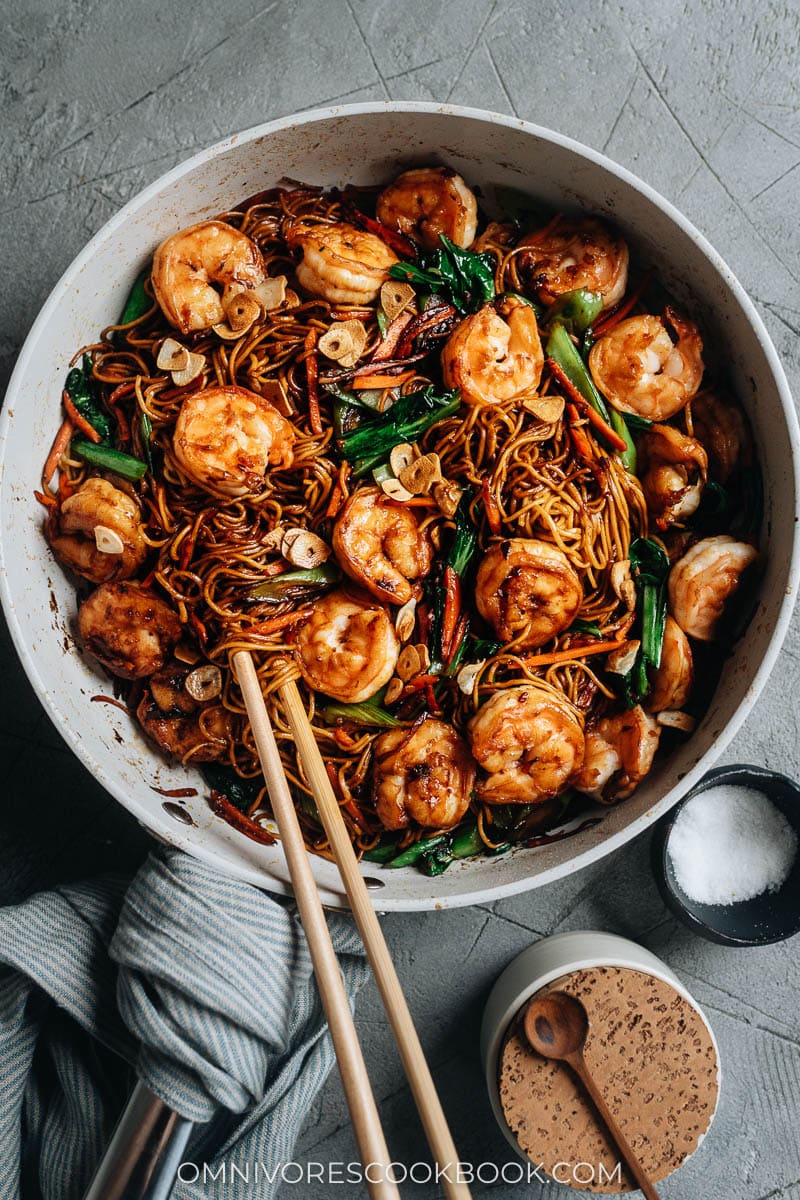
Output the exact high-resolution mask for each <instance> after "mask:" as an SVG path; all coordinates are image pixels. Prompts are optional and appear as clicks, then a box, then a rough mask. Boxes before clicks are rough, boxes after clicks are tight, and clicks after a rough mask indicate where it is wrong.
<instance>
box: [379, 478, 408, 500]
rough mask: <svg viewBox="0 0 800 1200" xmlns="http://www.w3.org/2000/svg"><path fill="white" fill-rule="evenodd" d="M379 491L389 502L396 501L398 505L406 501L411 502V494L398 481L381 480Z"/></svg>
mask: <svg viewBox="0 0 800 1200" xmlns="http://www.w3.org/2000/svg"><path fill="white" fill-rule="evenodd" d="M381 491H382V492H383V494H384V495H385V496H388V497H389V499H390V500H397V501H398V503H400V504H405V502H406V501H407V500H413V498H414V497H413V496H412V494H411V492H409V491H408V489H407V488H404V487H403V485H402V483H401V482H400V480H399V479H383V480H381Z"/></svg>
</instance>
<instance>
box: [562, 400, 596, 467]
mask: <svg viewBox="0 0 800 1200" xmlns="http://www.w3.org/2000/svg"><path fill="white" fill-rule="evenodd" d="M567 413H568V414H569V432H570V436H571V438H572V444H573V445H574V447H575V453H576V454H577V455H578V457H579V458H580V459H581V460H582V461H583V462H585V463H588V464H589V465H590V466H594V465H595V464H596V462H597V460H596V459H595V456H594V453H593V452H592V444H591V442H590V441H589V439H588V438H587V436H586V434H585V433H584V431H583V429H582V427H581V426H580V425H579V424H578V421H579V420H580V418H579V416H578V410H577V408H576V407H575V405H574V404H568V405H567Z"/></svg>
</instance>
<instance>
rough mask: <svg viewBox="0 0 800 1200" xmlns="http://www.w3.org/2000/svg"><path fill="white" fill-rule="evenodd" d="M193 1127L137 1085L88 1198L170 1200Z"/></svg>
mask: <svg viewBox="0 0 800 1200" xmlns="http://www.w3.org/2000/svg"><path fill="white" fill-rule="evenodd" d="M192 1128H193V1122H192V1121H187V1120H186V1118H185V1117H181V1116H178V1114H177V1113H176V1112H173V1111H172V1109H171V1108H168V1107H167V1106H166V1104H165V1103H164V1102H163V1100H160V1099H159V1098H158V1096H155V1095H154V1094H153V1093H152V1092H151V1091H150V1089H149V1088H146V1087H145V1085H144V1084H143V1083H141V1082H139V1083H137V1084H136V1087H135V1088H134V1090H133V1092H132V1093H131V1097H130V1099H129V1101H128V1103H127V1104H126V1105H125V1108H124V1109H123V1111H122V1115H121V1117H120V1119H119V1121H118V1122H117V1126H116V1128H115V1130H114V1132H113V1134H112V1135H111V1141H110V1142H109V1144H108V1148H107V1149H106V1152H105V1154H104V1155H103V1157H102V1159H101V1160H100V1164H99V1166H98V1168H97V1171H96V1172H95V1175H94V1178H93V1179H92V1182H91V1184H90V1185H89V1190H88V1192H87V1193H86V1197H85V1200H167V1198H168V1196H169V1194H170V1192H171V1191H172V1187H173V1184H174V1183H175V1177H176V1175H177V1172H178V1168H179V1167H180V1165H181V1162H182V1161H183V1152H184V1150H185V1149H186V1143H187V1142H188V1140H189V1135H190V1133H191V1132H192Z"/></svg>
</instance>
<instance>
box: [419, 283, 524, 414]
mask: <svg viewBox="0 0 800 1200" xmlns="http://www.w3.org/2000/svg"><path fill="white" fill-rule="evenodd" d="M543 366H544V355H543V353H542V343H541V342H540V340H539V327H538V325H537V324H536V314H535V312H534V311H533V309H532V308H531V306H530V305H529V304H526V303H525V301H524V300H520V299H519V298H518V297H517V296H508V297H507V298H505V299H500V300H495V301H494V302H493V303H492V304H484V306H483V308H481V309H479V310H478V312H476V313H475V314H474V315H473V316H471V317H467V318H466V320H464V321H462V322H461V324H460V325H459V326H458V327H457V328H456V329H455V331H454V332H453V333H451V335H450V337H449V338H448V339H447V342H446V343H445V346H444V349H443V350H442V372H443V374H444V381H445V384H446V386H447V387H449V388H460V389H461V396H462V399H464V400H465V401H466V402H467V404H475V405H480V404H498V403H502V402H503V401H504V400H516V399H520V398H522V397H523V396H527V395H530V393H531V392H534V391H535V390H536V388H537V386H538V384H539V380H540V379H541V376H542V368H543Z"/></svg>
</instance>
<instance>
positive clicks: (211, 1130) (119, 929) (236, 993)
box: [0, 849, 367, 1200]
mask: <svg viewBox="0 0 800 1200" xmlns="http://www.w3.org/2000/svg"><path fill="white" fill-rule="evenodd" d="M328 922H329V926H330V930H331V936H332V938H333V943H334V946H335V948H336V951H337V954H338V956H339V962H340V965H341V969H342V974H343V976H344V980H345V984H346V987H347V991H348V994H349V996H350V997H351V1003H352V1001H353V998H354V997H355V994H356V992H357V991H358V989H359V988H360V986H361V984H362V983H363V982H364V979H365V978H366V973H367V968H366V964H365V960H364V951H363V947H362V944H361V940H360V938H359V935H358V933H357V931H356V929H355V926H354V925H353V923H352V921H351V919H350V918H349V917H347V916H340V915H332V916H329V918H328ZM333 1061H334V1055H333V1048H332V1045H331V1042H330V1038H329V1037H328V1036H327V1034H326V1026H325V1019H324V1014H323V1012H322V1007H321V1004H320V1001H319V996H318V993H317V989H316V985H315V982H314V979H313V975H312V967H311V959H310V956H309V953H308V947H307V945H306V942H305V938H304V935H303V931H302V927H301V926H300V923H299V919H298V917H297V915H296V911H295V909H294V906H293V905H291V904H290V903H288V902H284V901H281V900H280V899H276V898H275V897H273V896H269V895H267V894H266V893H264V892H260V891H258V890H257V889H256V888H253V887H250V886H249V885H248V884H244V883H239V882H237V881H236V880H233V879H229V878H227V877H226V876H224V875H221V874H219V873H218V872H217V871H214V870H212V869H210V868H209V867H207V866H205V865H204V864H202V863H199V862H197V861H196V860H194V859H192V858H190V857H189V856H188V855H185V854H183V853H181V852H179V851H176V850H172V849H159V850H158V851H157V852H154V853H152V854H151V855H150V857H149V858H148V859H147V861H146V862H145V864H144V865H143V866H142V868H141V869H140V871H139V872H138V874H137V875H136V877H135V878H134V880H133V882H132V883H130V885H129V881H126V880H122V879H119V878H105V879H100V880H96V881H94V882H91V883H84V884H75V885H72V886H63V887H59V888H57V889H56V890H54V891H52V892H46V893H42V894H39V895H36V896H33V897H32V898H31V899H30V900H28V901H26V902H25V903H24V904H20V905H17V906H15V907H13V908H6V909H0V1166H1V1167H2V1170H0V1200H17V1198H18V1197H20V1196H23V1197H24V1196H26V1195H31V1196H41V1197H43V1198H44V1200H72V1198H73V1197H75V1198H76V1200H77V1198H78V1197H81V1196H82V1195H83V1193H84V1192H85V1190H86V1188H87V1186H88V1184H89V1181H90V1179H91V1176H92V1173H93V1171H94V1168H95V1166H96V1164H97V1162H98V1161H99V1159H100V1157H101V1155H102V1152H103V1149H104V1147H105V1146H106V1144H107V1142H108V1139H109V1137H110V1134H111V1131H112V1129H113V1126H114V1122H115V1120H116V1118H117V1116H118V1115H119V1112H120V1110H121V1108H122V1106H123V1104H124V1102H125V1101H126V1099H127V1096H128V1094H129V1092H130V1091H131V1090H132V1087H133V1083H134V1075H133V1072H132V1070H131V1067H135V1071H136V1074H138V1076H139V1077H140V1078H141V1079H142V1080H143V1081H144V1082H145V1083H146V1084H147V1086H148V1087H149V1088H150V1089H151V1090H152V1091H153V1092H155V1093H156V1094H157V1095H158V1096H160V1097H161V1098H162V1099H163V1100H164V1101H165V1102H166V1103H167V1104H168V1105H170V1107H171V1108H174V1109H175V1110H176V1111H177V1112H179V1113H181V1114H182V1115H183V1116H185V1117H189V1118H190V1119H191V1120H193V1121H196V1122H198V1124H197V1126H196V1127H195V1130H194V1133H193V1136H192V1140H191V1141H190V1143H189V1146H188V1148H187V1151H186V1155H185V1157H186V1160H187V1161H188V1162H191V1163H193V1164H200V1165H202V1164H206V1163H207V1164H208V1166H209V1169H208V1170H207V1171H204V1172H201V1174H200V1176H199V1181H198V1182H197V1183H191V1182H178V1183H177V1185H176V1188H175V1192H174V1195H175V1197H176V1198H177V1200H195V1198H196V1197H200V1196H203V1197H212V1198H213V1197H217V1196H220V1197H221V1196H223V1195H224V1196H225V1197H227V1198H233V1200H237V1198H238V1195H239V1191H238V1189H237V1184H236V1180H237V1179H240V1178H241V1179H245V1178H247V1173H248V1170H247V1169H248V1168H249V1170H250V1171H252V1169H253V1168H252V1164H253V1163H258V1164H259V1170H260V1175H259V1187H258V1195H259V1196H263V1197H269V1196H271V1195H272V1194H273V1192H274V1185H270V1184H269V1183H268V1182H267V1180H268V1179H269V1178H274V1177H276V1168H278V1167H279V1166H280V1164H281V1163H285V1162H287V1161H290V1160H291V1152H292V1147H293V1145H294V1141H295V1138H296V1136H297V1133H298V1131H299V1128H300V1125H301V1123H302V1121H303V1118H304V1117H305V1116H306V1114H307V1113H308V1110H309V1107H310V1104H311V1102H312V1100H313V1099H314V1096H315V1095H316V1093H317V1092H318V1091H319V1089H320V1087H321V1086H322V1083H323V1081H324V1079H325V1077H326V1075H327V1074H328V1072H329V1070H330V1069H331V1066H332V1064H333ZM223 1163H224V1164H225V1168H226V1169H225V1170H224V1171H221V1170H219V1169H218V1168H219V1167H221V1166H222V1164H223ZM262 1163H263V1164H264V1168H263V1169H262V1168H261V1167H260V1164H262ZM236 1167H238V1168H239V1171H238V1172H237V1171H236V1170H235V1169H234V1168H236ZM191 1174H192V1173H191V1172H189V1173H187V1178H188V1176H189V1175H191ZM277 1177H279V1172H277ZM215 1179H216V1182H215ZM242 1189H243V1190H242V1192H241V1194H242V1196H244V1195H245V1194H247V1195H248V1196H252V1194H253V1192H252V1185H250V1186H249V1187H248V1186H247V1185H246V1184H242Z"/></svg>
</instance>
